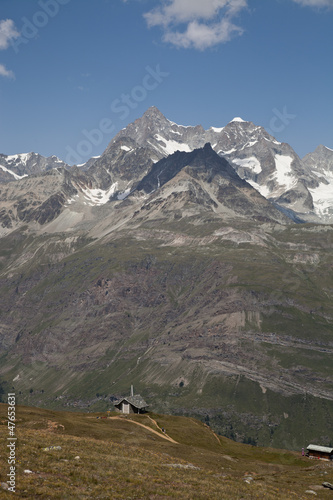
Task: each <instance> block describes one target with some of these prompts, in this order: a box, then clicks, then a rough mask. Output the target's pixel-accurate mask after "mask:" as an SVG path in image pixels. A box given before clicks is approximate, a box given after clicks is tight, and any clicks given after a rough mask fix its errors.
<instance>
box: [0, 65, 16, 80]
mask: <svg viewBox="0 0 333 500" xmlns="http://www.w3.org/2000/svg"><path fill="white" fill-rule="evenodd" d="M0 76H5V77H7V78H15V75H14V73H13V72H12V71H10V70H9V69H7V68H6V67H5V66H4V65H3V64H0Z"/></svg>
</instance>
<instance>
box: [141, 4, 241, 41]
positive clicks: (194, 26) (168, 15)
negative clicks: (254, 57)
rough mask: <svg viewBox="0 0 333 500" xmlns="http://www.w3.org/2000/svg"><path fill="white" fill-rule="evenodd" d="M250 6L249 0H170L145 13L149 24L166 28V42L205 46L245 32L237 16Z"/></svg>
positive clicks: (164, 30)
mask: <svg viewBox="0 0 333 500" xmlns="http://www.w3.org/2000/svg"><path fill="white" fill-rule="evenodd" d="M246 7H247V0H205V1H204V2H203V1H202V0H168V2H167V3H163V4H162V5H160V6H158V7H155V8H154V9H152V10H151V11H149V12H147V13H146V14H145V15H144V17H145V19H146V21H147V24H148V26H149V27H153V26H160V27H161V28H162V30H163V40H164V41H165V42H168V43H171V44H172V45H175V46H176V47H182V48H195V49H199V50H204V49H207V48H209V47H213V46H215V45H218V44H220V43H225V42H228V41H229V40H230V39H231V38H232V37H233V36H234V35H241V34H242V33H243V29H242V28H241V27H239V26H236V25H235V24H234V22H233V19H234V17H235V16H236V15H237V14H238V13H239V12H240V11H241V10H242V9H244V8H246Z"/></svg>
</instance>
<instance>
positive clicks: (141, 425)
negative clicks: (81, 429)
mask: <svg viewBox="0 0 333 500" xmlns="http://www.w3.org/2000/svg"><path fill="white" fill-rule="evenodd" d="M148 418H149V419H150V420H151V421H152V422H153V423H154V424H155V425H156V427H157V428H158V429H160V431H161V432H162V429H161V428H160V427H159V426H158V424H157V423H156V422H155V420H153V419H152V418H150V417H148ZM108 419H110V420H123V421H124V420H126V422H131V423H132V424H136V425H140V427H143V428H144V429H147V430H148V431H150V432H152V433H153V434H156V435H157V436H159V437H161V438H163V439H166V440H167V441H170V442H171V443H175V444H179V443H178V442H177V441H175V440H174V439H172V437H170V436H168V435H167V434H165V433H163V432H162V434H161V433H160V432H158V431H154V429H152V428H151V427H148V425H144V424H141V423H140V422H135V420H131V419H130V418H126V419H124V418H122V417H108Z"/></svg>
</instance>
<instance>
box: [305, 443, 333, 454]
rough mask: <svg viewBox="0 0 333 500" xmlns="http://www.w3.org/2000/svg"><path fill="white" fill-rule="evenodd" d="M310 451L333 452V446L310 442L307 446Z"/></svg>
mask: <svg viewBox="0 0 333 500" xmlns="http://www.w3.org/2000/svg"><path fill="white" fill-rule="evenodd" d="M307 450H309V451H319V452H321V453H333V448H331V447H330V448H328V447H327V446H318V445H316V444H309V446H308V447H307Z"/></svg>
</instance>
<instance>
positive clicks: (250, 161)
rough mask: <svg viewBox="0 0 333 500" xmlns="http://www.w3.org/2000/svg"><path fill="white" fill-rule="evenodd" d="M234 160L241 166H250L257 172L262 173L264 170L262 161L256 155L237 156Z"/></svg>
mask: <svg viewBox="0 0 333 500" xmlns="http://www.w3.org/2000/svg"><path fill="white" fill-rule="evenodd" d="M232 161H233V163H236V165H239V166H240V167H244V168H249V169H250V170H252V172H254V173H255V174H260V172H261V170H262V169H261V165H260V161H259V160H258V159H257V158H256V157H255V156H250V158H235V159H234V160H232Z"/></svg>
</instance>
